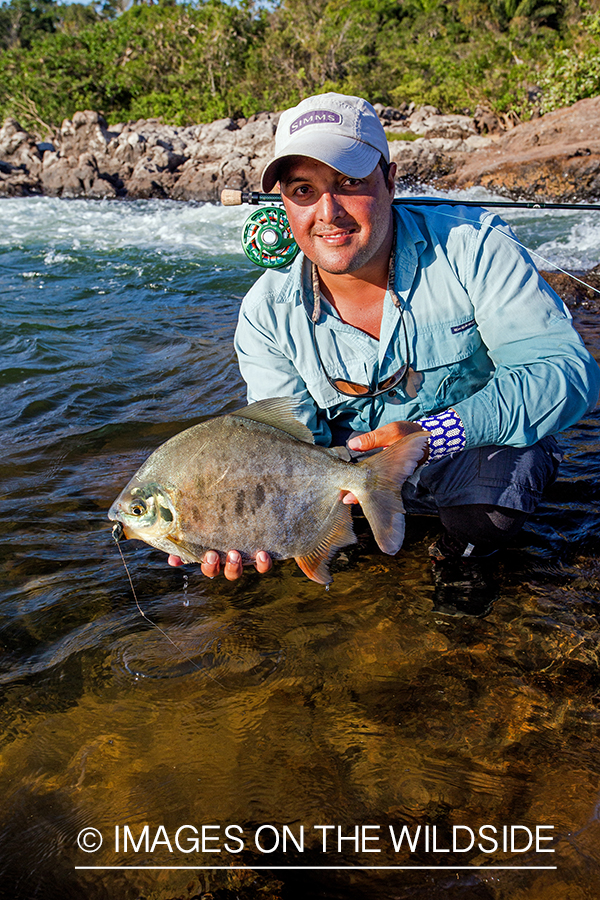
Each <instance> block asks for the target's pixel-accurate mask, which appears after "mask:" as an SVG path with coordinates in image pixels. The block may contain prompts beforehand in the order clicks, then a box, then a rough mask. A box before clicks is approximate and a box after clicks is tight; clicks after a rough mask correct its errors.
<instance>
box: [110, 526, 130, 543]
mask: <svg viewBox="0 0 600 900" xmlns="http://www.w3.org/2000/svg"><path fill="white" fill-rule="evenodd" d="M112 536H113V538H114V540H115V542H116V543H117V544H118V543H119V541H122V540H123V539H124V538H125V537H126V536H127V535H126V534H125V529H124V528H123V525H122V523H121V522H116V523H115V524H114V525H113V527H112Z"/></svg>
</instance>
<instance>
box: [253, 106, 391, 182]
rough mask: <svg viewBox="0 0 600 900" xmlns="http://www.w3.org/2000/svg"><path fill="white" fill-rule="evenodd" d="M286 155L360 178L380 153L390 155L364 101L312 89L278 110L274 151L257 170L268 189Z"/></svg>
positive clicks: (380, 127)
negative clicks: (308, 94) (261, 169)
mask: <svg viewBox="0 0 600 900" xmlns="http://www.w3.org/2000/svg"><path fill="white" fill-rule="evenodd" d="M287 156H308V157H309V158H310V159H316V160H318V161H319V162H322V163H326V165H328V166H331V167H332V169H337V171H338V172H342V173H343V174H344V175H348V176H349V177H350V178H365V176H367V175H369V174H370V173H371V172H372V171H373V169H374V168H375V166H376V165H377V163H378V162H379V159H380V157H381V156H383V157H384V158H385V160H386V162H389V161H390V152H389V148H388V142H387V138H386V136H385V131H384V130H383V125H382V124H381V122H380V121H379V117H378V116H377V113H376V112H375V110H374V109H373V107H372V106H371V104H370V103H367V101H366V100H363V99H362V97H349V96H347V95H346V94H334V93H329V94H317V95H315V96H314V97H307V98H306V100H302V102H301V103H299V104H298V106H294V107H293V108H292V109H286V111H285V112H283V113H282V114H281V118H280V119H279V124H278V126H277V133H276V135H275V156H274V158H273V159H272V160H271V162H270V163H269V164H268V166H267V167H266V169H265V170H264V172H263V174H262V189H263V191H264V192H265V193H269V191H271V190H272V189H273V187H274V186H275V184H276V183H277V182H278V181H279V164H280V162H281V160H282V159H284V158H285V157H287Z"/></svg>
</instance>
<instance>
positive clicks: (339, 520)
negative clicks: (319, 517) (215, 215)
mask: <svg viewBox="0 0 600 900" xmlns="http://www.w3.org/2000/svg"><path fill="white" fill-rule="evenodd" d="M355 543H356V535H355V534H354V529H353V528H352V513H351V512H350V507H349V506H346V505H344V504H343V503H342V502H341V501H340V500H338V502H337V503H336V504H335V506H334V507H333V509H332V510H331V513H330V515H329V516H328V517H327V520H326V522H325V524H324V526H323V528H322V529H321V532H320V534H319V536H318V538H317V543H316V546H315V547H314V548H313V549H312V550H311V551H310V553H307V554H306V555H305V556H296V557H295V559H296V562H297V563H298V565H299V566H300V568H301V569H302V571H303V572H304V574H305V575H308V577H309V578H311V579H312V580H313V581H316V582H317V583H318V584H331V582H332V581H333V578H332V577H331V574H330V572H329V565H328V563H329V560H330V559H331V557H332V556H333V554H334V553H335V551H336V550H339V549H340V548H341V547H347V546H348V544H355Z"/></svg>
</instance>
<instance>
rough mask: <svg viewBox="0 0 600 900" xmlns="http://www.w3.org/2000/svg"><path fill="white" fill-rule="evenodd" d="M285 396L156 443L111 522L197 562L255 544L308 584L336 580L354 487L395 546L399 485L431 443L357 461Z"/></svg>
mask: <svg viewBox="0 0 600 900" xmlns="http://www.w3.org/2000/svg"><path fill="white" fill-rule="evenodd" d="M296 409H297V404H296V401H294V400H293V399H291V398H276V399H273V400H261V401H259V402H258V403H253V404H251V405H250V406H247V407H245V408H244V409H241V410H238V411H237V412H235V413H232V414H229V415H224V416H220V417H219V418H215V419H210V420H208V421H206V422H202V423H201V424H199V425H194V426H193V427H192V428H188V429H187V430H185V431H183V432H181V433H180V434H178V435H175V437H173V438H171V439H170V440H169V441H167V442H166V443H164V444H162V446H160V447H159V448H158V449H157V450H155V452H154V453H153V454H152V455H151V456H150V457H149V458H148V460H147V461H146V462H145V463H144V465H143V466H142V467H141V468H140V469H139V471H138V472H136V474H135V475H134V476H133V478H132V479H131V481H130V482H129V484H128V485H127V487H126V488H125V489H124V490H123V492H122V493H121V494H120V496H119V497H118V498H117V499H116V500H115V502H114V503H113V505H112V506H111V508H110V511H109V513H108V517H109V519H111V520H112V521H115V522H118V523H121V526H122V532H123V535H124V536H125V537H127V538H137V539H139V540H142V541H145V542H146V543H147V544H150V545H151V546H152V547H156V548H157V549H158V550H164V552H165V553H173V554H175V555H177V556H179V557H180V558H181V559H182V561H183V562H186V563H190V562H201V561H202V559H203V557H204V554H205V552H206V551H207V550H208V549H213V550H217V551H218V552H219V553H220V554H221V557H222V559H224V558H225V554H226V552H227V550H228V549H236V550H239V551H240V553H241V554H242V559H243V561H244V562H250V561H252V560H253V559H254V558H255V556H256V553H257V552H258V551H259V550H267V551H268V552H269V553H270V554H271V556H272V557H273V558H274V559H289V558H291V557H293V558H294V559H295V560H296V562H297V563H298V565H299V566H300V568H301V569H302V571H303V572H304V573H305V574H306V575H307V576H308V577H309V578H311V579H312V580H313V581H317V582H319V583H320V584H329V583H330V582H331V581H332V578H331V575H330V573H329V567H328V563H329V560H330V559H331V557H332V556H333V555H334V553H335V552H336V550H338V549H340V548H341V547H345V546H347V545H348V544H354V543H355V542H356V537H355V534H354V531H353V528H352V517H351V513H350V507H349V506H348V505H347V504H344V503H342V500H341V498H342V496H343V495H344V493H345V492H346V491H351V492H352V493H353V494H354V495H355V496H356V498H357V499H358V501H359V503H360V504H361V506H362V509H363V512H364V513H365V515H366V517H367V520H368V522H369V524H370V526H371V529H372V531H373V534H374V536H375V539H376V541H377V543H378V544H379V547H380V548H381V550H383V551H384V553H389V554H394V553H397V552H398V550H399V549H400V547H401V546H402V541H403V539H404V507H403V506H402V500H401V497H400V488H401V486H402V484H403V482H404V481H405V480H406V479H407V478H408V477H409V476H410V475H411V474H412V473H413V471H414V469H415V468H416V466H417V464H418V462H419V461H420V459H421V457H422V455H423V450H424V448H425V445H426V443H427V436H426V435H425V434H424V433H415V434H411V435H408V436H407V437H405V438H403V439H402V440H401V441H397V442H396V443H394V444H392V445H391V446H390V447H388V448H387V449H385V450H383V451H381V452H380V453H376V454H374V455H372V456H369V457H366V458H364V459H362V460H361V461H360V462H358V463H357V464H352V463H350V462H347V461H344V460H342V459H340V457H339V455H338V454H337V453H336V452H335V451H334V450H332V449H328V448H325V447H320V446H317V445H315V444H314V439H313V435H312V432H311V431H310V429H308V428H307V427H306V425H304V424H302V423H301V422H299V421H298V419H297V418H295V416H294V411H295V410H296Z"/></svg>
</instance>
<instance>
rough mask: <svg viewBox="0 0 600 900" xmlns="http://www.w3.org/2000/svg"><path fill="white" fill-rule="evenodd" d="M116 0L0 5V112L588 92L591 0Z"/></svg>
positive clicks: (546, 105)
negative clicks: (330, 93)
mask: <svg viewBox="0 0 600 900" xmlns="http://www.w3.org/2000/svg"><path fill="white" fill-rule="evenodd" d="M124 3H125V4H126V3H127V0H105V2H104V3H103V4H100V3H98V4H97V5H96V6H95V7H94V6H85V5H83V4H78V3H74V4H72V5H64V4H61V3H57V2H56V0H9V2H6V0H5V2H3V3H0V118H3V117H4V116H6V115H13V116H15V117H17V118H18V119H19V120H20V121H21V122H22V123H23V124H24V125H27V126H28V127H34V128H35V129H36V130H37V131H38V132H39V131H40V130H44V129H46V130H47V131H50V132H51V131H52V129H53V128H56V127H57V126H59V125H60V122H61V121H62V119H63V118H65V117H69V116H72V115H73V113H74V112H75V111H76V110H79V109H94V110H98V111H99V112H102V113H103V114H104V116H105V117H106V118H107V119H108V121H109V122H113V123H115V122H118V121H125V120H128V119H137V118H141V117H143V118H149V117H159V116H160V117H162V118H163V120H164V121H165V122H169V123H172V124H180V125H182V124H187V123H191V122H203V121H204V122H206V121H211V120H213V119H216V118H220V117H223V116H233V117H238V116H242V115H243V116H249V115H251V114H252V113H256V112H260V111H262V110H265V109H269V110H275V109H281V108H283V107H285V106H286V105H290V104H292V103H294V102H297V101H298V100H300V99H301V98H302V97H303V96H306V95H308V94H310V93H317V92H321V91H327V90H339V91H342V92H345V93H354V94H361V95H363V96H365V97H368V99H370V100H371V102H373V103H375V102H381V103H384V104H386V105H388V104H389V105H393V106H398V105H399V104H400V103H402V102H403V101H406V102H411V101H412V102H414V103H416V104H422V103H430V104H433V105H435V106H438V107H440V108H441V109H442V111H443V112H464V111H470V112H473V111H474V110H475V108H476V107H477V106H478V105H483V106H487V107H489V108H491V109H492V110H494V111H495V112H497V113H499V114H510V115H512V116H513V117H514V116H515V115H517V116H519V117H520V118H522V119H523V118H528V117H529V116H530V115H531V114H532V113H533V111H534V110H535V109H538V108H540V106H541V108H542V111H548V110H550V109H553V108H556V107H558V106H562V105H566V104H569V103H572V102H574V101H575V100H577V99H579V98H581V97H587V96H592V95H594V94H598V93H600V0H448V2H441V0H274V2H272V3H271V5H270V6H269V7H268V8H266V7H264V6H255V5H254V3H253V0H239V2H237V3H225V2H222V0H204V2H192V3H185V4H176V3H175V2H174V0H159V2H158V3H157V4H153V3H152V0H148V3H143V2H134V5H133V6H130V7H129V8H127V9H124V8H123V4H124ZM400 137H402V136H400Z"/></svg>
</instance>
